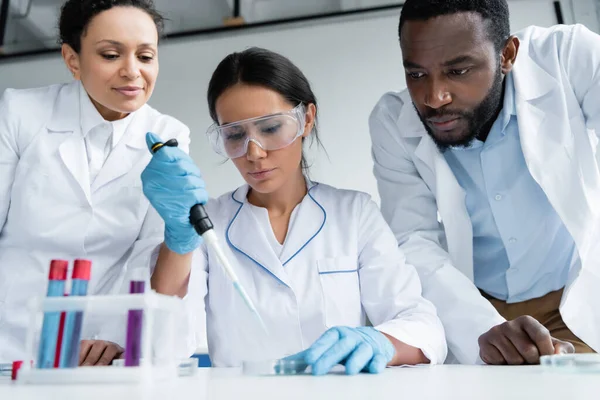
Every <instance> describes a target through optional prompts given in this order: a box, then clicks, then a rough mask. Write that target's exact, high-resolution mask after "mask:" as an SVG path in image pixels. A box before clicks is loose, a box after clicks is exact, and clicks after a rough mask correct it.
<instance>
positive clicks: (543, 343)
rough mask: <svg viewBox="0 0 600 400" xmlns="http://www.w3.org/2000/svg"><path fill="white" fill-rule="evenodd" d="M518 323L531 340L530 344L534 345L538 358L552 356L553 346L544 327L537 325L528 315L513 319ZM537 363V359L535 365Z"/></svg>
mask: <svg viewBox="0 0 600 400" xmlns="http://www.w3.org/2000/svg"><path fill="white" fill-rule="evenodd" d="M515 322H518V323H519V324H520V326H521V329H523V330H524V331H525V332H526V333H527V335H528V336H529V337H530V338H531V340H532V342H533V343H534V344H535V345H536V347H537V348H538V351H539V355H540V356H547V355H550V354H554V346H553V345H552V336H550V331H548V329H546V327H545V326H544V325H542V324H541V323H539V322H538V321H537V320H536V319H535V318H533V317H530V316H529V315H524V316H522V317H519V318H517V319H515ZM538 362H539V357H538V360H537V361H536V363H538Z"/></svg>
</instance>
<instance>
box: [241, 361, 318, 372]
mask: <svg viewBox="0 0 600 400" xmlns="http://www.w3.org/2000/svg"><path fill="white" fill-rule="evenodd" d="M307 368H308V364H306V363H305V362H304V361H301V360H286V359H279V360H262V361H244V362H243V363H242V371H243V373H244V375H254V376H268V375H301V374H304V373H305V372H306V369H307Z"/></svg>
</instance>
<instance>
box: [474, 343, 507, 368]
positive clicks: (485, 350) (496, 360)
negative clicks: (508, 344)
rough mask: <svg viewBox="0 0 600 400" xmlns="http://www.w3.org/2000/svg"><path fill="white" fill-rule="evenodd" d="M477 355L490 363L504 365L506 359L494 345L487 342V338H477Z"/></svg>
mask: <svg viewBox="0 0 600 400" xmlns="http://www.w3.org/2000/svg"><path fill="white" fill-rule="evenodd" d="M479 357H480V358H481V360H482V361H483V362H484V363H486V364H490V365H506V360H505V359H504V357H503V356H502V353H500V350H498V349H497V348H496V346H494V345H492V344H491V343H489V342H488V341H487V340H486V341H482V340H481V338H479Z"/></svg>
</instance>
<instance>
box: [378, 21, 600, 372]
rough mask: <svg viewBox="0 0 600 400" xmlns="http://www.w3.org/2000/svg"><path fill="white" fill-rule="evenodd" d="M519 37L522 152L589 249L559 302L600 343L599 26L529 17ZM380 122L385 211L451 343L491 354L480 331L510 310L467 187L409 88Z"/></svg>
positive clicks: (466, 352) (465, 355) (586, 336)
mask: <svg viewBox="0 0 600 400" xmlns="http://www.w3.org/2000/svg"><path fill="white" fill-rule="evenodd" d="M518 37H519V38H520V40H521V46H520V49H519V54H518V56H517V60H516V64H515V66H514V70H513V72H512V73H513V76H514V83H515V89H516V107H517V118H518V124H519V130H520V137H521V145H522V148H523V153H524V156H525V160H526V162H527V166H528V168H529V171H530V172H531V175H532V176H533V178H534V179H535V180H536V182H537V183H538V184H539V185H540V186H541V188H542V189H543V190H544V192H545V193H546V195H547V197H548V199H549V201H550V203H551V204H552V205H553V207H554V208H555V210H556V212H557V213H558V215H559V216H560V218H561V219H562V221H563V222H564V224H565V225H566V227H567V229H568V230H569V232H570V233H571V235H572V236H573V239H574V241H575V243H576V245H577V249H578V254H579V256H580V258H581V263H580V265H577V266H576V267H575V268H573V269H572V271H571V273H570V276H569V280H568V284H567V286H566V289H565V292H564V295H563V298H562V301H561V305H560V312H561V315H562V318H563V320H564V321H565V323H566V324H567V326H568V327H569V328H570V329H571V330H572V331H573V332H574V333H575V334H576V335H577V336H579V337H580V338H581V339H582V340H583V341H585V342H586V343H587V344H588V345H589V346H591V347H592V348H593V349H595V350H596V351H600V307H599V306H600V245H599V243H600V171H599V167H598V161H599V159H598V153H597V143H598V142H597V140H598V139H597V137H596V135H598V134H600V101H599V99H600V36H598V35H596V34H594V33H592V32H590V31H589V30H588V29H586V28H585V27H583V26H581V25H577V26H556V27H553V28H549V29H545V28H539V27H531V28H527V29H525V30H524V31H522V32H520V33H519V34H518ZM370 128H371V136H372V142H373V149H372V150H373V159H374V162H375V167H374V172H375V176H376V178H377V181H378V187H379V191H380V194H381V199H382V200H381V201H382V212H383V215H384V217H385V218H386V220H387V221H388V223H389V224H390V225H391V227H392V230H393V231H394V233H395V234H396V238H397V240H398V242H399V243H400V248H401V249H402V250H403V251H404V252H405V254H406V257H407V259H408V262H409V263H411V264H413V265H414V266H415V267H416V268H417V271H418V272H419V275H420V277H421V280H422V282H423V291H424V295H425V297H426V298H428V299H429V300H431V301H432V302H433V303H434V304H435V305H436V307H437V309H438V314H439V315H440V318H441V319H442V322H443V323H444V327H445V329H446V333H447V340H448V347H449V350H450V352H451V353H452V354H453V355H454V356H455V357H456V358H457V359H458V361H460V362H462V363H476V362H481V360H480V359H479V358H478V355H479V346H478V342H477V339H478V337H479V336H480V335H481V334H483V333H484V332H486V331H487V330H489V329H490V328H491V327H492V326H494V325H496V324H499V323H502V322H503V321H504V319H503V318H502V317H501V316H500V315H499V314H498V313H497V312H496V310H495V309H494V308H493V307H492V306H491V305H490V303H489V302H488V301H487V300H485V299H484V298H483V297H482V296H481V295H480V293H479V291H478V290H477V289H476V287H475V285H474V284H473V283H472V280H473V248H472V245H473V236H472V226H471V221H470V218H469V214H468V212H467V209H466V207H465V193H464V191H463V189H462V188H461V186H460V185H459V184H458V182H457V180H456V178H455V177H454V174H453V173H452V171H451V170H450V168H449V166H448V164H447V163H446V161H445V158H444V157H443V155H442V154H441V153H440V152H439V151H438V149H437V147H436V145H435V144H434V142H433V141H432V140H431V138H430V137H429V136H428V134H427V133H426V131H425V130H424V128H423V125H422V123H421V122H420V120H419V118H418V115H417V114H416V112H415V110H414V107H413V105H412V104H411V99H410V96H409V93H408V92H407V91H404V92H401V93H387V94H385V95H384V96H383V97H382V99H381V100H380V101H379V103H378V104H377V106H376V107H375V109H374V110H373V112H372V114H371V118H370ZM594 132H595V134H594ZM438 213H439V217H440V218H441V221H442V223H441V224H440V223H438ZM449 359H450V357H449Z"/></svg>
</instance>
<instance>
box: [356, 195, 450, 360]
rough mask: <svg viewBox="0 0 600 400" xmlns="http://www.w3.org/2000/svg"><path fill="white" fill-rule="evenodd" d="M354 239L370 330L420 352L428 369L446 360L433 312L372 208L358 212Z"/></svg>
mask: <svg viewBox="0 0 600 400" xmlns="http://www.w3.org/2000/svg"><path fill="white" fill-rule="evenodd" d="M360 227H361V231H360V234H359V249H360V254H359V277H360V287H361V301H362V304H363V307H364V309H365V311H366V313H367V316H368V317H369V320H370V321H371V323H372V324H373V326H374V327H375V328H376V329H377V330H379V331H381V332H383V333H386V334H388V335H390V336H392V337H394V338H396V339H398V340H399V341H401V342H403V343H406V344H408V345H410V346H413V347H416V348H419V349H421V350H422V351H423V353H424V354H425V356H426V357H427V358H428V359H429V360H430V362H431V364H441V363H443V362H444V360H445V359H446V354H447V347H446V339H445V334H444V328H443V326H442V323H441V321H440V320H439V318H438V316H437V314H436V310H435V307H434V306H433V304H431V303H430V302H429V301H428V300H425V299H424V298H423V297H422V296H421V282H420V281H419V276H418V275H417V272H416V271H415V269H414V267H413V266H412V265H409V264H407V263H406V259H405V257H404V255H403V254H402V252H401V251H400V250H399V249H398V244H397V242H396V239H395V238H394V234H393V233H392V231H391V229H390V228H389V226H388V225H387V224H386V222H385V220H384V219H383V217H382V216H381V213H380V211H379V209H378V208H377V205H376V204H375V203H374V202H373V201H371V200H368V201H367V202H366V203H365V205H364V206H363V210H362V213H361V218H360Z"/></svg>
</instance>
